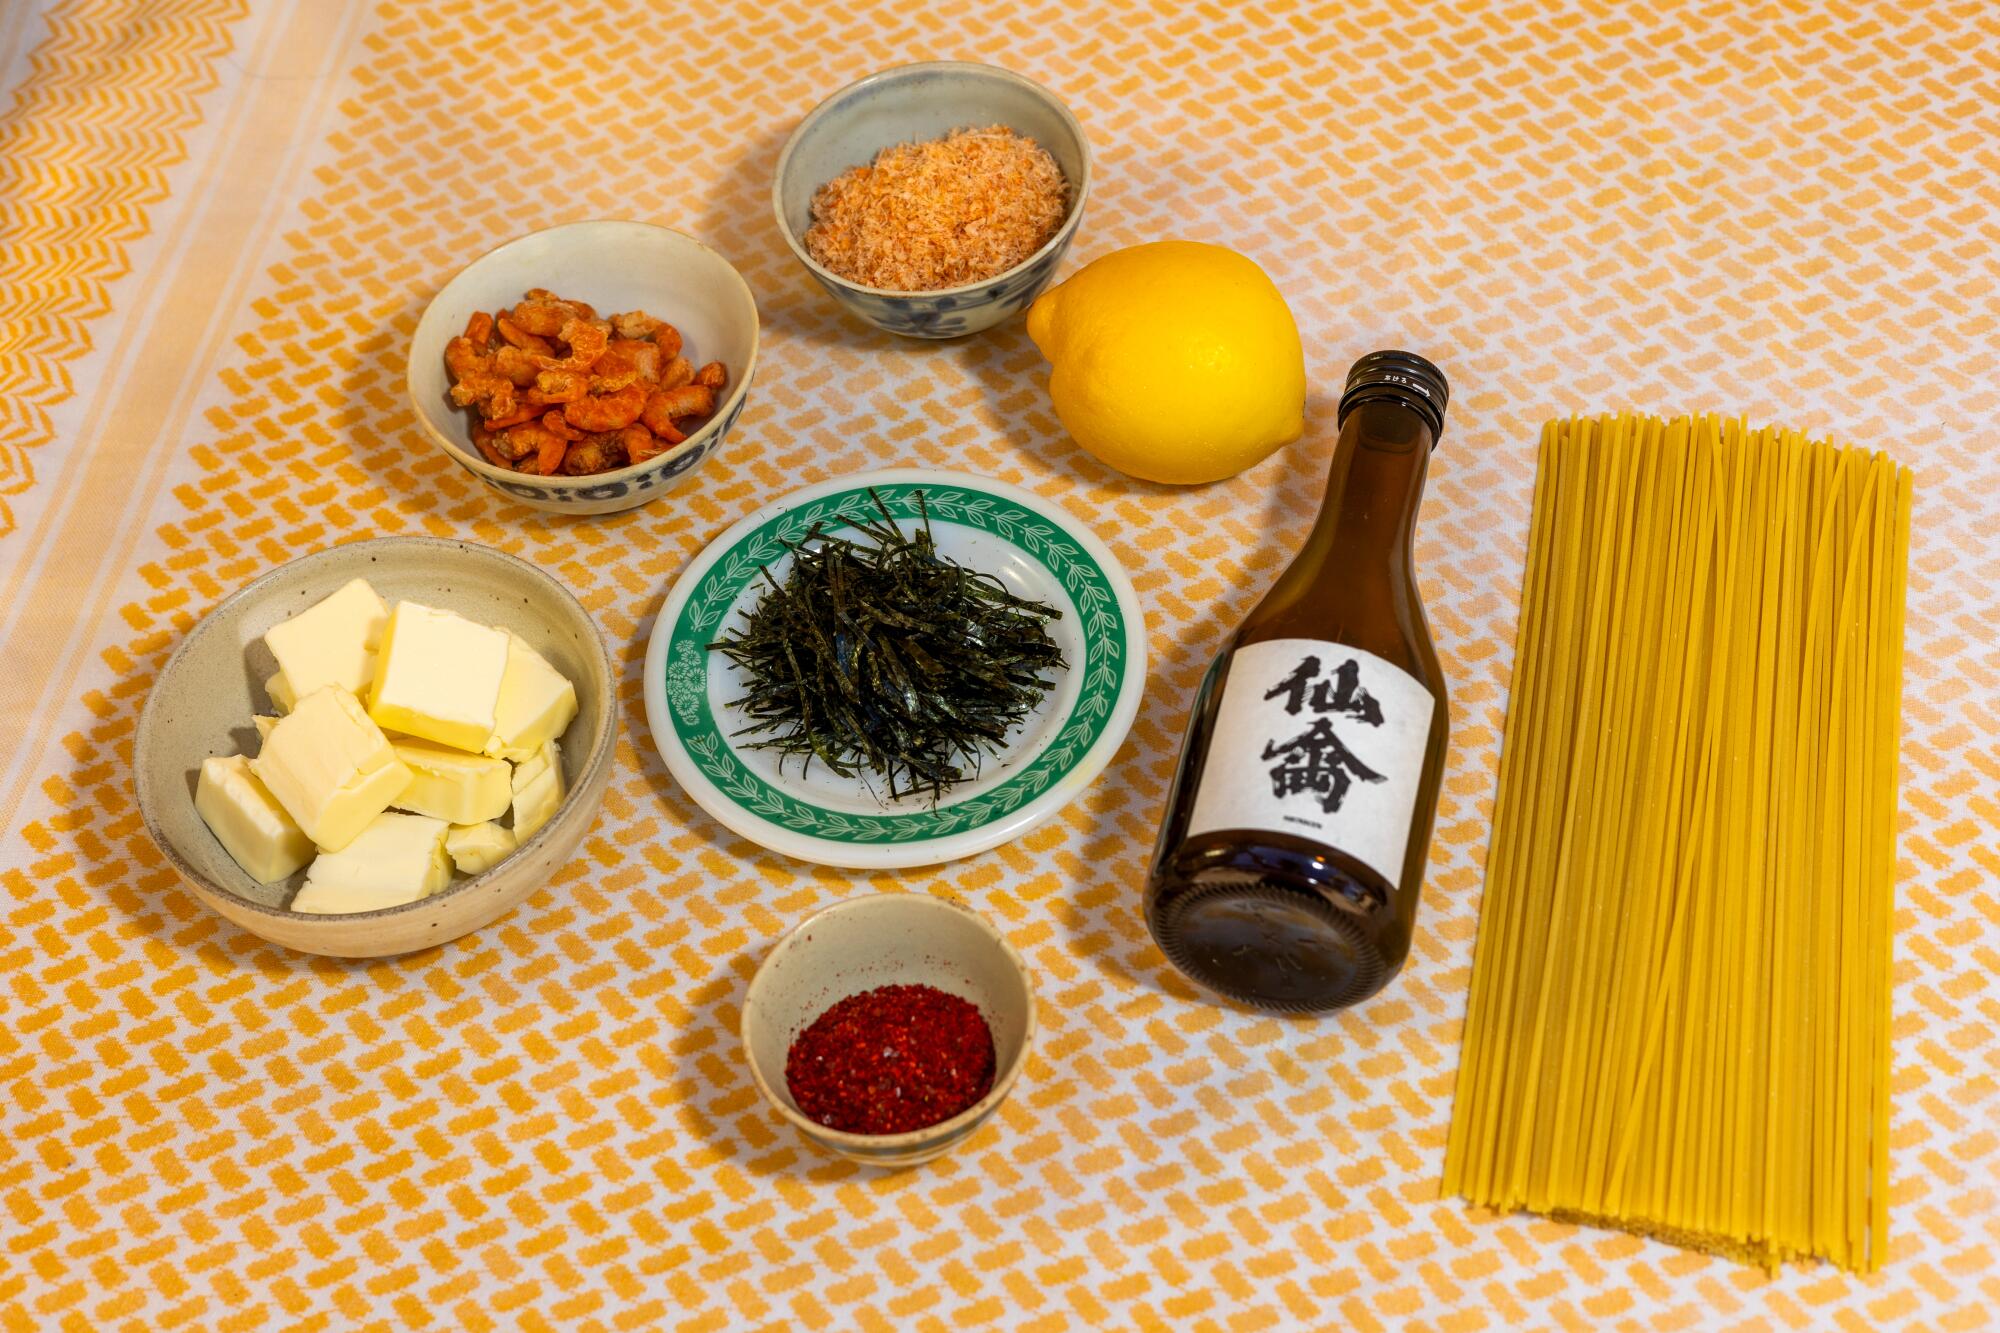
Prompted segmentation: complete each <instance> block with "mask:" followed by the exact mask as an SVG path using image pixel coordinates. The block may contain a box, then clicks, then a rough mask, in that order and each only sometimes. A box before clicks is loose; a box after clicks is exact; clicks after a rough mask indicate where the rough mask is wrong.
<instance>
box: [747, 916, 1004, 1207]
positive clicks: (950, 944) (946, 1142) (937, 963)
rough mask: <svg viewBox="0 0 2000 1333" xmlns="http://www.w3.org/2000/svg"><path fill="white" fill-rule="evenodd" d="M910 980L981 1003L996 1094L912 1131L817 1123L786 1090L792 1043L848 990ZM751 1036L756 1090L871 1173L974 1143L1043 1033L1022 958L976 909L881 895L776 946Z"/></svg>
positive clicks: (797, 930)
mask: <svg viewBox="0 0 2000 1333" xmlns="http://www.w3.org/2000/svg"><path fill="white" fill-rule="evenodd" d="M910 985H918V986H934V987H936V988H937V989H938V990H942V991H948V992H950V993H951V994H953V995H957V996H959V997H961V998H963V999H966V1000H970V1001H971V1002H972V1003H973V1004H975V1005H977V1006H978V1007H979V1012H980V1014H981V1016H983V1017H984V1018H985V1019H986V1026H987V1027H988V1028H989V1029H990V1030H991V1031H992V1033H993V1089H992V1091H990V1092H988V1093H987V1094H986V1095H985V1096H984V1097H982V1098H980V1099H979V1100H978V1101H977V1102H975V1103H973V1105H972V1106H970V1107H969V1108H967V1109H966V1110H965V1111H963V1112H961V1113H960V1114H958V1115H955V1116H953V1117H952V1118H951V1119H949V1120H945V1121H942V1122H940V1123H938V1124H935V1125H932V1126H930V1127H929V1128H928V1129H919V1130H913V1131H911V1132H910V1133H908V1134H849V1133H844V1132H843V1131H841V1130H837V1129H828V1128H827V1127H826V1126H825V1125H822V1124H818V1123H816V1122H814V1121H812V1120H809V1119H807V1118H806V1116H805V1115H804V1114H803V1113H801V1112H800V1110H799V1108H798V1103H796V1102H794V1101H793V1100H792V1094H791V1091H790V1089H789V1088H788V1087H787V1086H786V1083H785V1057H786V1056H787V1055H788V1054H789V1053H790V1051H791V1048H792V1042H793V1041H794V1040H796V1039H797V1037H798V1035H799V1034H800V1033H801V1032H803V1031H805V1030H806V1028H807V1027H808V1026H810V1025H811V1023H812V1021H813V1020H814V1019H816V1018H818V1017H819V1016H820V1015H821V1014H823V1013H825V1012H826V1011H827V1010H828V1009H829V1008H831V1007H832V1006H833V1005H834V1004H835V1003H837V1002H838V1001H840V1000H844V999H846V998H847V997H848V996H850V995H858V994H860V993H861V992H862V991H867V990H873V989H875V988H876V987H877V986H910ZM742 1031H743V1047H744V1052H745V1054H747V1055H748V1056H749V1058H750V1076H751V1078H752V1079H753V1080H754V1081H755V1082H756V1084H757V1090H758V1091H759V1092H761V1093H763V1094H764V1098H765V1100H766V1101H768V1102H770V1103H771V1105H772V1107H773V1108H775V1109H776V1110H777V1112H778V1114H779V1115H781V1116H783V1117H784V1118H785V1119H786V1120H789V1121H790V1122H791V1123H792V1124H793V1126H795V1127H796V1128H797V1129H798V1131H799V1132H800V1133H801V1134H803V1135H805V1137H806V1138H807V1139H808V1140H809V1141H811V1142H812V1143H813V1144H815V1145H816V1146H818V1147H820V1148H824V1149H825V1150H827V1151H828V1152H832V1153H837V1154H838V1155H840V1156H842V1157H845V1158H846V1159H847V1160H849V1161H851V1162H859V1163H861V1164H862V1165H864V1166H885V1167H899V1166H915V1165H917V1164H918V1163H919V1162H928V1161H930V1160H932V1159H933V1158H936V1157H942V1156H943V1155H944V1154H945V1153H948V1152H950V1151H951V1150H952V1149H953V1148H955V1147H957V1146H958V1145H959V1144H961V1143H963V1142H965V1141H966V1140H967V1139H969V1138H971V1137H972V1136H973V1134H975V1133H977V1132H978V1130H979V1127H980V1126H981V1125H983V1124H985V1123H986V1122H987V1121H988V1120H990V1119H991V1118H992V1117H993V1113H994V1112H995V1111H998V1110H999V1109H1000V1103H1001V1102H1003V1101H1005V1100H1006V1099H1007V1094H1008V1093H1009V1092H1011V1091H1013V1088H1014V1083H1015V1081H1016V1080H1017V1079H1019V1078H1020V1076H1021V1070H1022V1068H1023V1067H1024V1066H1025V1065H1026V1064H1027V1062H1028V1046H1029V1044H1030V1043H1031V1042H1032V1041H1033V1040H1034V1036H1035V990H1034V986H1033V984H1032V983H1031V982H1030V981H1029V979H1028V968H1027V964H1025V963H1023V962H1022V961H1021V955H1020V954H1018V953H1016V952H1015V951H1014V946H1013V945H1011V944H1009V943H1007V940H1006V937H1005V936H1003V935H1001V933H1000V932H999V931H998V930H997V929H995V928H994V926H993V924H992V923H991V922H989V921H988V920H987V919H986V918H985V917H983V916H980V915H979V914H978V913H977V912H974V911H972V910H971V909H969V908H965V907H961V906H959V905H958V904H957V903H954V902H950V901H948V900H946V899H943V898H933V897H932V896H931V895H929V894H927V893H874V894H867V895H865V896H863V897H859V898H849V899H847V900H846V901H845V902H839V903H835V904H834V905H833V906H832V907H829V908H826V909H825V910H824V911H821V912H818V913H816V914H814V915H812V916H809V917H807V918H806V919H805V920H804V921H802V922H800V923H799V924H798V925H797V926H794V927H793V928H792V930H791V931H790V932H789V933H788V934H786V935H785V936H784V937H783V938H782V939H780V940H779V941H778V942H777V943H776V944H775V945H773V946H772V948H771V952H770V953H769V954H767V955H765V958H764V961H763V962H762V963H760V964H759V965H758V967H757V972H756V974H755V975H754V976H752V977H751V978H750V990H749V993H748V994H747V995H746V996H745V997H744V1000H743V1023H742Z"/></svg>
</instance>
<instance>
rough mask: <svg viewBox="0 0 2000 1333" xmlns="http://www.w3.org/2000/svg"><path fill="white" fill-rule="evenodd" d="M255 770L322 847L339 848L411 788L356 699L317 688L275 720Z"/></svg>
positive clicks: (328, 688) (407, 774)
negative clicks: (407, 788) (276, 721)
mask: <svg viewBox="0 0 2000 1333" xmlns="http://www.w3.org/2000/svg"><path fill="white" fill-rule="evenodd" d="M250 771H251V772H253V773H255V774H256V775H257V777H258V778H259V780H261V781H262V782H263V784H264V785H265V786H266V787H268V788H270V790H271V795H273V796H275V797H276V798H277V800H278V804H279V805H281V806H283V807H284V808H285V813H287V814H289V815H290V816H291V817H292V818H293V819H295V820H297V821H298V825H299V827H300V828H302V829H304V830H305V832H306V836H307V837H309V838H311V839H312V840H313V841H314V842H315V843H317V844H318V845H319V847H320V849H321V850H323V851H330V852H332V851H339V850H340V849H341V848H343V847H345V846H347V844H348V843H350V842H352V841H354V838H355V836H356V835H357V834H359V833H360V832H361V830H362V829H364V828H366V827H367V826H368V823H369V821H370V820H372V819H374V818H375V816H377V815H379V814H381V813H382V812H383V811H384V810H386V809H388V808H389V803H390V802H391V801H394V800H395V799H396V798H397V797H398V796H400V795H402V794H403V788H405V787H407V786H409V785H410V770H409V769H408V768H405V767H404V766H403V763H402V761H401V760H399V759H397V758H396V752H395V751H394V750H392V749H390V748H389V741H388V738H387V737H385V736H383V734H382V729H381V728H380V727H377V726H376V725H375V724H374V722H372V721H370V720H369V717H368V714H366V713H364V712H363V711H362V710H361V704H360V703H359V702H358V701H357V700H356V699H355V697H354V696H353V695H351V694H349V693H348V692H347V691H346V690H343V689H341V688H340V687H339V686H337V685H328V686H326V687H325V688H324V689H319V690H315V691H313V693H311V694H308V695H307V696H306V697H305V698H303V699H301V700H299V704H298V707H296V708H294V709H293V710H292V711H291V712H289V713H287V714H285V716H283V717H282V718H279V719H278V725H277V726H275V727H273V728H271V734H270V735H269V736H268V737H266V738H265V740H264V748H263V749H262V750H260V751H258V753H257V757H256V758H255V759H252V760H251V761H250Z"/></svg>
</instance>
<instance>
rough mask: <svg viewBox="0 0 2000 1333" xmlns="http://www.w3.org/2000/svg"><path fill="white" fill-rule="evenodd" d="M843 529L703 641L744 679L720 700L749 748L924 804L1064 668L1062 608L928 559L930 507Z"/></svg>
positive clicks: (814, 545) (961, 776)
mask: <svg viewBox="0 0 2000 1333" xmlns="http://www.w3.org/2000/svg"><path fill="white" fill-rule="evenodd" d="M868 494H869V496H870V497H871V498H872V499H873V500H874V501H875V507H876V509H878V510H880V511H881V517H880V518H879V519H878V518H876V517H874V516H873V515H870V516H868V517H867V518H864V519H861V520H859V521H857V522H855V523H854V525H853V530H854V532H855V533H856V534H858V536H859V537H860V538H862V539H865V540H864V541H857V540H855V539H854V538H853V537H851V536H848V535H838V536H836V535H833V534H829V533H825V532H823V531H822V530H821V529H820V527H819V526H817V525H815V526H814V527H813V528H812V530H811V531H809V532H807V533H806V535H805V536H804V537H802V538H800V539H799V541H798V542H796V543H795V544H793V545H792V547H791V548H790V549H791V551H792V555H793V560H792V566H791V569H790V570H789V571H788V572H787V573H786V575H785V581H784V582H783V583H779V582H778V581H777V580H776V579H774V578H773V577H772V576H771V571H770V570H769V569H768V568H766V569H765V570H764V571H763V574H764V582H765V584H766V585H767V587H766V588H765V591H764V595H763V597H762V598H761V599H759V601H758V602H757V604H756V606H754V607H752V608H751V609H750V610H749V611H747V612H745V613H744V623H743V624H742V625H741V626H740V627H739V628H736V629H733V630H729V631H727V632H725V633H724V634H723V636H722V637H721V638H720V639H719V640H717V641H716V642H714V643H711V644H709V645H708V647H709V649H710V650H711V651H714V652H720V653H725V654H727V655H728V656H729V657H730V659H731V660H733V661H734V662H735V663H736V664H737V665H738V666H739V667H741V668H742V669H743V677H744V683H745V686H746V689H747V693H745V695H744V696H743V697H742V698H741V699H736V700H732V701H731V707H734V708H738V709H740V710H742V712H743V714H744V716H746V717H747V718H748V719H749V720H750V721H749V725H747V726H745V727H743V728H742V729H740V730H739V731H737V732H736V735H738V736H749V737H757V738H758V739H756V740H753V741H750V742H748V744H749V745H750V746H751V748H754V749H768V750H776V751H778V752H779V759H778V763H779V767H780V769H781V770H782V769H783V766H784V762H785V760H786V759H788V758H791V757H797V758H799V759H800V760H801V772H804V771H805V770H807V769H809V768H810V767H811V766H812V761H813V760H814V759H818V760H819V761H820V762H821V763H822V764H825V765H826V766H827V767H828V768H829V769H831V770H832V771H833V772H835V773H838V774H840V775H841V776H843V777H855V776H857V775H860V776H862V777H863V779H864V780H866V778H867V777H868V776H871V775H872V776H874V777H876V778H879V779H881V780H882V782H884V783H885V784H886V786H887V788H888V798H889V799H890V800H898V799H901V798H902V797H905V796H910V795H915V794H919V793H925V794H928V795H929V796H930V798H931V800H932V801H933V802H935V801H936V800H937V799H938V798H940V797H941V796H943V795H944V793H945V792H946V790H947V789H949V788H950V787H952V786H953V785H955V784H957V783H960V782H963V781H965V780H966V779H967V778H969V777H972V776H974V775H975V774H977V773H978V771H979V764H980V760H981V758H982V757H983V756H984V755H986V754H993V753H998V751H999V750H1000V748H1001V746H1002V745H1003V743H1004V742H1005V739H1006V736H1007V733H1008V731H1009V730H1011V729H1012V728H1013V727H1015V726H1016V725H1018V724H1019V723H1020V722H1021V721H1022V719H1024V718H1025V717H1027V715H1028V714H1029V713H1030V712H1032V711H1033V710H1034V708H1035V706H1036V705H1037V704H1038V703H1040V702H1041V700H1042V697H1043V695H1045V694H1046V693H1047V692H1048V691H1049V690H1050V689H1051V688H1052V687H1053V686H1054V684H1055V682H1054V681H1053V680H1051V679H1047V678H1045V676H1044V674H1043V673H1045V672H1048V671H1051V670H1057V669H1061V668H1063V667H1064V666H1066V665H1067V664H1066V663H1065V662H1064V661H1063V657H1062V652H1061V650H1060V649H1058V648H1057V647H1056V645H1055V641H1054V640H1052V639H1051V638H1049V634H1048V630H1047V625H1048V622H1049V621H1051V620H1054V619H1057V618H1058V617H1060V616H1061V615H1062V612H1061V611H1059V610H1057V609H1056V608H1055V607H1052V606H1049V605H1048V604H1046V603H1043V602H1035V601H1030V600H1028V599H1026V598H1023V597H1017V596H1015V595H1014V594H1013V593H1011V592H1009V591H1007V589H1006V587H1005V586H1003V585H1002V584H1001V582H1000V581H999V580H998V579H996V578H994V577H993V576H992V575H990V574H982V573H979V572H977V571H974V570H970V569H967V568H966V567H965V566H963V565H961V564H959V563H957V562H956V561H954V560H952V559H950V558H949V557H946V556H942V555H939V554H938V551H937V547H936V545H935V543H933V541H932V540H931V522H930V509H929V507H928V506H927V505H926V504H925V502H924V497H923V493H922V492H921V491H919V492H917V497H916V498H917V510H918V513H919V515H920V516H921V517H922V519H923V526H922V528H921V529H919V530H917V531H915V532H911V533H907V534H906V533H905V532H904V531H903V530H902V529H901V528H900V527H898V526H897V525H896V521H895V519H894V518H893V517H891V516H890V514H889V510H888V507H887V506H886V505H884V504H883V503H882V497H881V496H879V495H877V494H875V492H874V491H873V490H870V491H869V493H868Z"/></svg>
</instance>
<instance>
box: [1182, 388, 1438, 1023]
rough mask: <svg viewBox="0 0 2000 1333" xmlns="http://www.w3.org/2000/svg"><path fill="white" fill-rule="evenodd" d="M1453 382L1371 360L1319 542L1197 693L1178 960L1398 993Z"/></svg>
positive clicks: (1198, 975) (1235, 987)
mask: <svg viewBox="0 0 2000 1333" xmlns="http://www.w3.org/2000/svg"><path fill="white" fill-rule="evenodd" d="M1446 392H1447V389H1446V385H1445V378H1444V376H1443V374H1442V373H1440V372H1439V370H1438V369H1437V367H1436V366H1433V365H1432V364H1431V363H1430V362H1428V361H1426V360H1424V359H1423V358H1422V357H1420V356H1415V355H1413V354H1411V353H1409V352H1373V353H1371V354H1369V355H1368V356H1364V357H1362V358H1361V360H1359V361H1357V362H1355V363H1354V368H1353V369H1352V370H1350V371H1349V372H1348V374H1347V387H1346V391H1345V392H1344V393H1342V395H1341V398H1340V411H1339V423H1340V441H1339V443H1338V444H1337V445H1336V446H1335V447H1334V453H1333V468H1332V470H1331V473H1330V475H1329V476H1328V478H1327V487H1326V502H1325V504H1324V505H1323V506H1322V507H1321V509H1320V514H1319V519H1318V521H1317V522H1316V523H1315V524H1314V525H1313V529H1312V533H1311V535H1310V536H1308V537H1307V538H1306V544H1305V548H1304V549H1303V550H1302V551H1300V552H1299V555H1298V558H1297V559H1296V560H1294V561H1293V562H1292V565H1291V567H1290V568H1289V569H1287V570H1286V571H1285V572H1284V573H1283V574H1282V575H1280V576H1279V577H1278V581H1277V583H1275V584H1274V585H1272V588H1271V590H1270V591H1269V592H1268V593H1266V594H1264V600H1263V601H1261V602H1259V603H1258V604H1257V608H1256V609H1255V610H1254V611H1252V612H1251V613H1250V615H1249V617H1248V619H1246V620H1245V621H1244V622H1243V626H1242V628H1241V629H1239V630H1237V631H1236V634H1235V635H1234V636H1233V637H1232V638H1231V639H1230V640H1229V641H1228V642H1227V643H1225V644H1223V646H1222V651H1221V653H1220V655H1218V656H1217V658H1216V660H1215V665H1214V666H1213V667H1211V668H1210V669H1209V673H1208V676H1207V679H1205V680H1204V681H1203V682H1202V685H1201V689H1200V691H1199V692H1198V693H1197V694H1196V695H1195V701H1194V711H1193V715H1192V716H1191V717H1190V719H1189V721H1188V731H1187V739H1186V741H1185V742H1184V743H1183V745H1182V748H1181V763H1180V770H1179V772H1177V773H1176V774H1175V776H1174V784H1173V787H1172V789H1171V790H1170V791H1169V793H1168V795H1167V812H1166V816H1165V818H1164V819H1163V820H1162V821H1161V825H1160V837H1159V842H1158V845H1157V846H1156V847H1155V848H1154V852H1153V865H1152V872H1151V875H1150V876H1149V877H1148V879H1147V882H1146V900H1145V905H1146V924H1147V926H1148V928H1149V929H1150V930H1151V931H1152V932H1153V938H1154V939H1155V940H1156V941H1157V942H1158V943H1159V946H1160V948H1161V949H1162V950H1163V951H1164V952H1165V953H1166V955H1167V957H1168V958H1169V959H1170V960H1172V962H1173V964H1174V966H1176V967H1178V968H1179V969H1180V970H1181V971H1183V972H1185V973H1186V974H1187V975H1188V976H1190V977H1192V978H1193V979H1194V980H1195V981H1198V982H1200V983H1201V984H1202V985H1204V986H1207V987H1209V988H1210V989H1212V990H1216V991H1219V992H1221V993H1222V994H1223V995H1226V996H1228V997H1229V998H1231V999H1233V1000H1237V1001H1240V1002H1241V1003H1244V1004H1250V1005H1256V1006H1258V1007H1261V1008H1266V1009H1277V1010H1283V1011H1289V1012H1294V1013H1310V1012H1316V1011H1321V1010H1327V1009H1339V1008H1343V1007H1345V1006H1347V1005H1351V1004H1355V1003H1357V1002H1359V1001H1361V1000H1364V999H1366V998H1367V997H1368V996H1370V995H1373V994H1374V993H1375V992H1376V991H1378V990H1380V989H1382V987H1383V986H1385V985H1387V984H1388V983H1389V979H1390V978H1391V977H1393V976H1395V975H1396V973H1397V971H1398V970H1399V969H1400V968H1401V967H1402V966H1403V959H1404V958H1405V957H1406V956H1407V955H1408V953H1409V950H1410V928H1411V925H1412V923H1413V921H1414V920H1415V918H1416V912H1417V890H1418V887H1419V886H1420V885H1421V883H1422V882H1423V876H1424V864H1425V861H1426V859H1427V857H1428V855H1429V851H1430V839H1431V820H1432V817H1433V816H1434V815H1435V814H1436V811H1437V798H1438V784H1439V782H1440V781H1441V780H1442V778H1443V775H1444V754H1445V735H1446V732H1447V730H1448V718H1447V709H1446V706H1445V687H1444V677H1443V675H1442V674H1441V673H1440V672H1439V670H1438V660H1437V651H1436V649H1435V648H1434V647H1432V644H1431V634H1430V626H1429V624H1428V623H1427V622H1426V621H1425V619H1424V608H1423V603H1422V602H1421V601H1420V600H1419V599H1418V597H1417V585H1416V578H1415V574H1414V571H1413V570H1412V567H1411V561H1410V544H1411V536H1412V532H1413V529H1414V528H1415V525H1416V517H1417V506H1418V504H1419V502H1420V501H1421V500H1422V499H1423V491H1424V472H1425V468H1426V466H1427V464H1428V462H1429V459H1430V452H1431V449H1432V448H1433V447H1434V446H1435V445H1436V443H1437V438H1438V434H1439V432H1440V431H1442V430H1443V428H1444V408H1445V397H1446Z"/></svg>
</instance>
